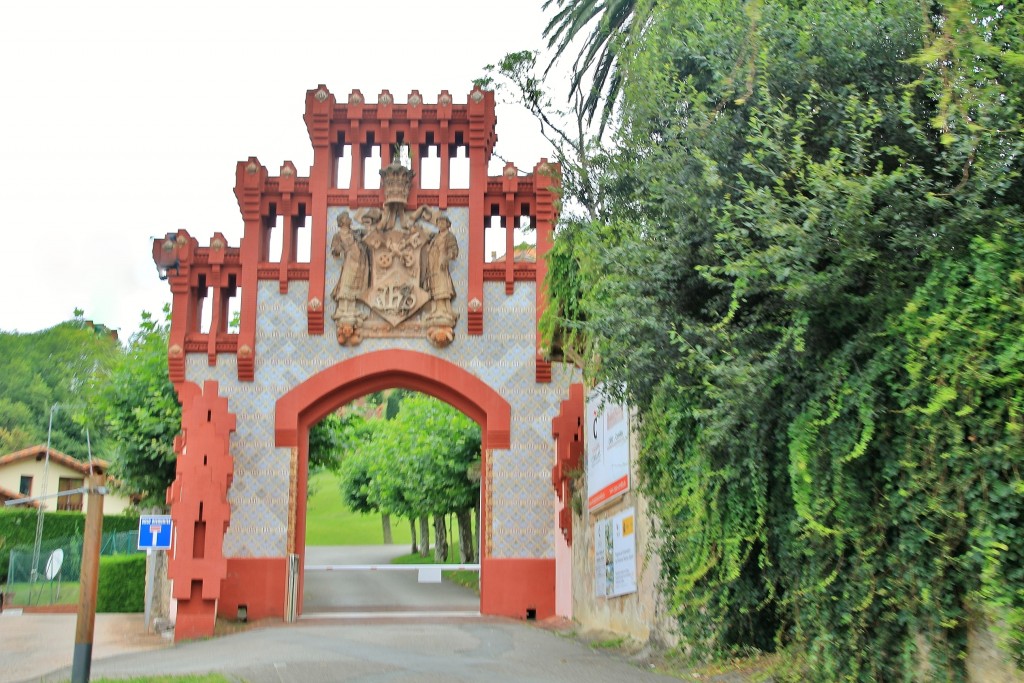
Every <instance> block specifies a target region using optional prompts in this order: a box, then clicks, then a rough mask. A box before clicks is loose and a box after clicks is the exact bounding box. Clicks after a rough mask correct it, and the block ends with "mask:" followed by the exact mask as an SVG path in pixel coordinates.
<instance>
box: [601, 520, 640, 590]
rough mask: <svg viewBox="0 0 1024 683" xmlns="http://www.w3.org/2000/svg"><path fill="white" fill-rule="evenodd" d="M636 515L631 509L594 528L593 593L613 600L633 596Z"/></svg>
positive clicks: (634, 584)
mask: <svg viewBox="0 0 1024 683" xmlns="http://www.w3.org/2000/svg"><path fill="white" fill-rule="evenodd" d="M635 520H636V515H635V512H634V509H633V508H630V509H628V510H626V511H624V512H620V513H619V514H617V515H615V516H614V517H612V518H611V519H605V520H601V521H599V522H597V523H596V524H595V525H594V558H595V562H596V565H597V566H596V567H595V569H596V572H595V574H594V586H595V592H596V594H597V596H598V597H603V598H614V597H618V596H620V595H626V594H627V593H635V592H636V534H635V533H634V530H635V527H636V525H635Z"/></svg>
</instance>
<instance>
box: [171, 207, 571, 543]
mask: <svg viewBox="0 0 1024 683" xmlns="http://www.w3.org/2000/svg"><path fill="white" fill-rule="evenodd" d="M342 210H344V209H343V208H339V207H335V208H331V209H330V210H329V216H328V225H329V228H328V234H327V244H328V245H330V243H331V238H332V237H333V235H334V233H335V232H336V231H337V227H336V223H335V221H336V217H337V215H338V213H339V212H340V211H342ZM448 215H449V217H450V218H451V219H452V232H453V234H454V235H455V236H456V238H457V240H458V243H459V252H460V254H459V258H458V260H457V261H456V262H454V263H453V264H452V268H451V273H452V279H453V280H454V281H455V284H456V291H457V292H458V293H459V294H458V295H457V296H456V300H455V301H454V302H453V307H454V308H455V309H456V310H461V311H462V315H460V318H459V321H458V324H457V326H456V328H455V341H454V342H452V344H451V345H450V346H448V347H447V348H444V349H437V348H434V347H433V346H432V345H431V344H430V342H429V341H428V340H427V339H426V338H418V337H410V338H391V339H372V338H370V339H364V340H363V342H362V343H361V344H359V345H358V346H355V347H347V346H341V345H339V344H338V342H337V340H336V339H335V337H334V333H333V332H334V331H333V325H332V324H331V320H330V314H331V313H333V311H334V303H333V302H332V301H330V299H329V292H330V290H331V288H333V286H334V283H335V282H337V279H338V277H339V275H340V271H341V264H340V262H339V261H338V259H335V258H334V257H332V256H331V255H330V254H329V253H327V254H325V255H324V257H325V258H326V259H327V290H328V301H327V306H326V308H325V318H326V319H327V330H326V331H325V334H324V335H323V336H320V337H311V336H309V335H307V333H306V312H305V307H306V300H307V291H308V283H306V282H302V281H299V282H291V283H289V290H288V293H287V294H283V295H282V294H280V293H279V290H278V284H277V282H261V283H260V289H259V295H258V299H259V300H258V322H257V325H258V327H257V333H256V372H255V381H254V382H251V383H249V382H239V381H238V380H237V373H236V367H235V357H234V356H232V355H227V354H225V355H221V356H219V357H218V359H217V365H216V366H215V367H209V365H208V364H207V360H206V355H205V354H190V355H189V357H188V359H187V377H188V379H189V380H190V381H193V382H200V383H201V382H202V381H203V380H206V379H216V380H217V381H218V382H220V393H221V395H222V396H226V397H227V398H228V401H229V406H230V409H231V411H232V412H234V413H235V414H236V416H237V418H238V428H237V430H236V432H235V433H234V435H233V436H232V441H231V447H232V455H233V456H234V458H235V476H234V482H233V484H232V486H231V489H230V491H229V492H228V500H229V502H230V504H231V525H230V527H229V528H228V533H227V536H226V537H225V540H224V553H225V555H226V556H228V557H247V558H248V557H281V556H283V555H285V554H286V553H287V543H288V495H289V487H290V456H291V454H290V449H288V448H276V447H275V446H274V409H275V404H276V402H277V400H278V398H279V397H281V396H282V395H283V394H285V393H286V392H288V391H289V390H291V389H292V387H294V386H295V385H297V384H299V383H301V382H303V381H305V380H306V379H308V378H309V377H311V376H312V375H314V374H316V373H318V372H320V371H322V370H325V369H327V368H329V367H331V366H332V365H334V364H336V363H339V362H341V361H344V360H347V359H349V358H352V357H354V356H356V355H359V354H362V353H367V352H370V351H378V350H384V349H406V350H411V351H418V352H420V353H429V354H435V355H437V356H440V357H441V358H444V359H445V360H446V361H448V362H450V363H453V364H455V365H458V366H460V367H462V368H463V369H465V370H467V371H468V372H470V373H472V374H474V375H476V376H477V377H479V378H480V379H482V380H483V381H484V382H486V383H487V384H488V385H489V386H491V387H492V388H493V389H494V390H495V391H497V392H498V393H499V394H501V395H502V396H503V397H504V398H505V400H507V401H508V402H509V404H510V405H511V406H512V434H511V448H510V449H508V450H501V451H493V452H492V453H491V455H490V457H491V461H490V474H491V482H492V490H491V504H492V513H491V514H492V516H491V537H490V546H491V548H492V556H493V557H495V558H513V557H515V558H553V557H554V542H555V533H556V528H555V526H554V521H553V520H554V507H555V494H554V490H553V489H552V487H551V482H550V479H551V467H552V465H553V464H554V444H553V443H552V440H551V418H552V417H554V416H555V415H556V414H557V412H558V404H559V401H561V400H562V399H564V398H565V397H566V396H567V395H568V387H569V384H570V383H571V382H572V381H578V378H577V377H575V375H574V371H573V370H572V369H571V368H570V367H568V366H563V365H562V364H558V363H556V364H554V367H553V368H552V381H551V383H550V384H537V383H536V382H535V381H534V344H535V328H534V325H535V310H534V302H535V285H534V284H533V283H532V282H517V283H516V286H515V292H514V293H513V294H512V295H510V296H506V295H505V291H504V287H505V285H504V283H501V282H488V283H485V286H484V298H485V308H484V312H485V313H484V315H485V318H484V335H483V336H478V337H469V336H468V335H467V334H466V319H465V297H464V292H465V291H466V284H467V278H468V275H467V267H466V256H467V253H468V241H467V236H468V229H467V218H468V212H467V210H466V209H465V208H455V209H451V210H449V211H448Z"/></svg>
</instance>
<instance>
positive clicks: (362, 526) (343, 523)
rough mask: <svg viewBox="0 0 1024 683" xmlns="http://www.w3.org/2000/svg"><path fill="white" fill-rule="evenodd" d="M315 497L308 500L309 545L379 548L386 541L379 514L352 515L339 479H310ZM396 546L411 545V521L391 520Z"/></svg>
mask: <svg viewBox="0 0 1024 683" xmlns="http://www.w3.org/2000/svg"><path fill="white" fill-rule="evenodd" d="M309 490H310V491H311V492H312V495H310V496H309V498H308V500H307V501H306V545H378V544H380V543H383V542H384V532H383V531H381V526H380V515H361V514H358V513H355V512H352V511H351V510H349V509H348V507H347V506H346V505H345V504H344V503H343V502H342V500H341V489H340V487H339V485H338V477H337V475H335V474H334V473H333V472H319V473H317V474H315V475H313V476H312V477H310V480H309ZM391 536H392V538H393V539H394V542H395V543H396V544H399V543H404V544H406V545H409V544H410V543H411V542H412V538H411V537H410V535H409V520H407V519H401V518H397V517H392V518H391Z"/></svg>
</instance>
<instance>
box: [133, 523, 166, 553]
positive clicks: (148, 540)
mask: <svg viewBox="0 0 1024 683" xmlns="http://www.w3.org/2000/svg"><path fill="white" fill-rule="evenodd" d="M171 529H172V525H171V516H170V515H142V516H141V517H139V550H170V548H171Z"/></svg>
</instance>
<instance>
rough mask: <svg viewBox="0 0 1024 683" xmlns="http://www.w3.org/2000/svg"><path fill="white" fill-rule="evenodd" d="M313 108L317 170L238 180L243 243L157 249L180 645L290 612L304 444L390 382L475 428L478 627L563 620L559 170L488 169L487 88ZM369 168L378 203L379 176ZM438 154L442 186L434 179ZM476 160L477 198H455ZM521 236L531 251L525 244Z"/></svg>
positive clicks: (309, 110)
mask: <svg viewBox="0 0 1024 683" xmlns="http://www.w3.org/2000/svg"><path fill="white" fill-rule="evenodd" d="M305 104H306V111H305V115H304V120H305V122H306V126H307V129H308V132H309V137H310V141H311V142H312V145H313V158H314V162H313V166H312V167H311V169H310V171H309V174H308V175H306V176H303V175H301V174H300V173H299V170H298V169H296V167H295V165H294V164H292V163H291V162H288V161H286V162H285V163H284V164H283V165H282V166H281V168H280V171H279V173H278V174H277V175H273V174H272V173H271V172H270V171H269V170H268V169H267V168H266V167H265V166H263V165H262V164H260V163H259V161H258V160H257V159H256V158H255V157H251V158H249V159H247V160H246V161H241V162H239V163H238V164H237V166H236V170H235V188H234V192H235V196H236V198H237V200H238V206H239V210H240V212H241V215H242V221H243V224H244V225H243V231H244V234H243V237H242V240H241V243H240V245H239V246H231V245H229V243H228V240H227V239H226V238H225V237H224V235H222V234H221V233H216V234H214V236H213V238H212V239H211V240H210V242H209V245H208V246H200V244H199V242H198V241H197V240H196V239H194V238H192V237H191V236H190V235H189V234H188V233H187V232H186V231H184V230H181V231H179V232H178V233H174V234H168V235H167V236H166V237H165V238H164V239H161V240H156V241H155V242H154V244H153V256H154V260H155V261H156V262H157V265H158V266H159V267H160V269H161V272H162V273H165V274H166V276H167V279H168V282H169V284H170V288H171V292H172V294H173V302H172V318H171V331H170V339H169V346H168V366H169V374H170V378H171V381H172V382H173V383H174V385H175V387H176V388H177V390H178V393H179V396H180V397H181V400H182V409H183V419H182V422H183V431H184V433H183V435H182V436H181V437H180V438H179V439H178V441H177V442H176V452H177V453H178V467H177V479H176V480H175V483H174V485H172V487H171V488H170V490H169V491H168V502H169V503H170V504H171V514H172V516H173V518H174V523H175V526H176V529H177V534H178V535H177V540H176V542H175V547H174V549H173V555H172V557H171V558H170V559H169V562H168V574H169V576H170V578H171V580H172V582H173V589H172V590H173V597H174V598H175V599H176V600H177V608H178V609H177V614H178V618H177V622H176V627H175V638H176V639H179V640H180V639H183V638H194V637H201V636H209V635H212V633H213V626H214V624H215V619H216V617H217V616H222V617H228V618H234V617H235V616H236V615H237V614H238V613H239V611H240V609H241V608H242V607H244V608H245V612H246V613H247V614H248V617H249V618H250V619H259V618H264V617H282V616H285V615H287V614H288V613H289V607H288V596H289V595H293V594H294V588H295V585H294V577H295V575H296V571H295V569H294V566H295V562H296V560H297V559H298V558H299V557H300V556H301V554H302V550H303V547H302V546H303V544H304V534H303V533H300V532H301V531H302V529H301V527H302V526H303V525H304V497H305V489H306V484H307V482H306V481H305V478H306V476H307V475H306V466H305V464H306V458H307V453H306V450H307V448H308V429H309V427H310V425H311V424H313V423H314V422H316V421H317V420H319V419H321V418H322V417H323V416H324V415H325V414H326V413H327V412H328V411H329V410H331V409H332V408H334V407H337V406H339V405H342V404H343V403H345V402H346V401H348V400H351V399H352V398H355V397H358V396H360V395H363V394H366V393H369V392H373V391H376V390H378V389H383V388H389V387H404V388H408V389H414V390H417V391H421V392H424V393H427V394H431V395H433V396H436V397H438V398H440V399H442V400H444V401H447V402H448V403H450V404H452V405H453V406H454V407H456V408H458V409H459V410H461V411H463V412H464V413H465V414H466V415H468V416H469V417H470V418H472V419H473V420H475V421H476V422H478V423H479V424H480V425H481V427H482V437H483V447H484V450H485V454H484V458H485V463H484V467H483V469H482V472H481V477H482V482H481V489H482V493H483V499H482V503H481V522H482V523H481V552H480V555H481V562H480V565H481V583H482V586H481V597H480V611H481V612H482V613H484V614H494V615H505V616H511V617H517V618H528V617H530V616H535V617H537V618H544V617H546V616H549V615H552V614H554V613H555V597H554V596H555V573H556V571H555V557H556V550H557V548H558V547H559V544H562V543H564V540H563V539H565V538H567V537H566V536H564V535H563V532H562V529H560V528H559V519H558V512H557V510H556V505H557V498H556V495H555V489H556V488H559V487H560V486H561V484H560V480H559V479H558V477H557V476H556V477H555V479H554V480H553V478H552V466H553V465H555V444H554V435H553V432H552V420H553V419H554V418H555V416H556V415H557V414H558V413H559V408H560V403H561V401H562V400H563V399H565V398H566V396H567V394H568V391H569V385H570V384H571V383H572V382H573V381H574V380H576V379H578V373H577V372H576V371H575V369H574V368H572V367H571V366H568V365H565V364H562V363H552V362H551V359H550V358H549V357H548V351H547V349H545V348H544V347H543V343H542V340H541V335H540V332H539V330H538V321H539V320H540V318H541V315H542V314H543V311H544V307H545V301H546V296H545V291H544V280H545V275H546V273H547V264H546V260H545V256H546V254H547V252H548V251H549V250H550V248H551V245H552V241H553V235H554V227H555V222H556V218H557V194H558V168H557V166H555V165H553V164H550V163H548V162H547V161H545V160H541V161H540V162H539V163H537V164H536V165H535V166H533V168H532V171H531V172H526V171H521V170H520V169H518V168H516V166H515V165H514V164H512V163H511V162H508V163H506V164H505V165H504V168H503V169H502V170H501V173H500V174H499V175H495V176H491V175H489V174H488V163H489V161H490V158H491V154H492V151H493V146H494V143H495V140H496V132H495V125H496V120H497V119H496V116H495V104H494V93H493V92H487V91H484V90H482V89H480V88H474V90H473V91H471V92H470V93H469V94H468V96H467V98H466V101H465V102H464V103H456V102H455V101H454V99H453V97H452V96H451V94H450V93H448V92H447V91H442V92H441V93H439V94H438V95H437V97H436V102H433V103H428V102H427V101H426V100H425V98H424V97H423V96H422V95H421V94H420V93H419V92H417V91H413V92H411V93H410V94H409V95H408V97H407V99H406V101H405V102H404V103H399V102H396V100H395V98H394V97H393V96H392V94H391V93H390V92H388V91H387V90H384V91H382V92H381V93H380V94H379V95H378V96H377V97H376V98H375V101H368V100H367V98H366V97H365V96H364V95H363V94H362V93H361V92H360V91H358V90H353V91H352V92H351V93H350V94H349V95H348V96H345V97H336V96H335V95H334V94H333V93H331V92H330V91H329V90H328V89H327V87H326V86H323V85H321V86H318V87H317V88H315V89H313V90H309V91H308V92H307V93H306V100H305ZM396 150H399V151H400V152H401V153H398V154H395V156H394V158H393V156H392V155H393V153H394V152H395V151H396ZM370 157H375V158H379V160H380V164H381V171H380V175H381V182H380V186H379V187H372V186H371V184H369V183H367V182H366V178H365V177H364V176H365V175H366V173H367V168H369V166H368V165H367V162H368V159H369V158H370ZM428 158H430V159H433V160H435V161H437V162H438V164H439V166H440V169H439V174H440V181H439V186H436V187H427V186H425V184H424V183H422V182H420V180H421V176H420V172H421V170H422V168H423V165H424V164H425V163H426V161H427V159H428ZM403 159H404V160H407V165H403V163H402V160H403ZM462 162H465V163H466V164H467V165H468V171H469V173H468V176H469V184H468V187H453V186H451V183H450V182H449V179H450V177H453V176H454V175H455V174H453V173H452V172H451V171H452V167H453V165H455V164H456V163H462ZM346 165H347V166H348V167H349V170H350V173H348V174H342V173H340V171H341V170H342V169H343V168H344V167H345V166H346ZM343 175H348V177H349V180H348V181H347V186H339V182H340V180H339V178H341V177H342V176H343ZM523 226H529V227H530V229H531V231H532V232H533V234H535V235H536V244H535V245H532V246H525V247H524V245H523V244H518V243H516V239H517V238H516V237H515V235H516V228H521V227H523ZM275 231H276V232H275ZM498 231H504V233H503V234H501V236H500V238H499V239H498V240H497V241H496V240H493V239H491V240H490V241H489V239H490V235H492V234H494V233H495V232H498ZM275 235H279V236H280V238H281V239H280V244H281V245H282V246H281V251H280V253H275V252H273V251H272V250H271V246H270V245H271V243H272V242H273V240H272V239H271V237H272V236H275ZM300 243H301V244H302V245H303V246H304V245H305V243H308V245H309V254H310V256H309V259H308V261H306V260H302V259H300V257H299V254H300V253H302V252H303V251H304V249H300V248H299V245H300ZM488 244H489V245H490V246H485V245H488ZM491 247H497V251H496V252H495V253H494V254H493V255H492V258H488V257H487V253H486V252H487V250H488V249H490V248H491ZM497 253H502V254H503V255H502V256H501V257H498V256H497ZM236 316H237V320H238V325H237V327H233V326H232V325H231V324H230V323H229V321H230V320H231V319H232V318H233V317H236ZM558 471H560V470H558ZM556 474H557V471H556ZM552 484H555V486H554V487H553V486H552ZM563 488H564V486H561V488H559V492H560V493H561V492H562V491H561V489H563ZM563 517H564V514H563ZM562 521H563V524H562V526H563V527H564V520H562ZM290 567H291V569H289V568H290ZM300 595H301V593H300Z"/></svg>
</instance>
